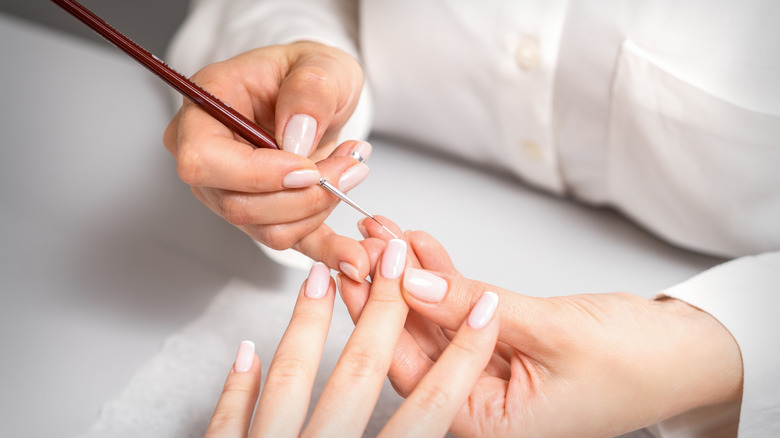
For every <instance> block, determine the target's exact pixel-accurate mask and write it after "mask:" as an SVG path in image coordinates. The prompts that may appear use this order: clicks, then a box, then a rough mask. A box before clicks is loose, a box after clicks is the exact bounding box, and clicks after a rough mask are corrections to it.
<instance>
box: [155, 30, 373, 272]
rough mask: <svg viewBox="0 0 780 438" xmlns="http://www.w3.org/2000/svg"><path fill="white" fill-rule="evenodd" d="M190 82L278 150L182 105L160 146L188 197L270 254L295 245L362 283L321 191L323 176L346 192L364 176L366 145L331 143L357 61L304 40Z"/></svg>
mask: <svg viewBox="0 0 780 438" xmlns="http://www.w3.org/2000/svg"><path fill="white" fill-rule="evenodd" d="M192 79H193V80H194V81H195V82H196V83H198V84H199V85H201V86H202V87H203V88H205V89H206V90H207V91H209V92H211V93H212V94H214V95H215V96H217V97H219V98H220V99H222V100H223V101H224V102H226V103H227V104H228V105H230V106H232V107H233V108H234V109H236V110H237V111H239V112H240V113H241V114H243V115H245V116H247V117H248V118H249V119H251V120H254V121H255V122H256V123H257V124H258V125H259V126H260V127H261V128H263V129H264V130H266V131H267V132H269V133H271V134H273V135H274V137H275V138H276V141H277V143H278V144H279V145H280V147H281V148H282V150H272V149H263V148H260V149H256V148H254V147H252V146H250V145H249V144H248V143H247V142H246V141H245V140H243V139H242V138H240V137H239V136H238V135H236V134H234V133H233V132H232V131H230V130H229V129H228V128H227V127H225V126H224V125H222V124H221V123H220V122H218V121H217V120H216V119H214V118H212V117H211V116H209V115H208V114H207V113H206V112H205V111H203V110H202V109H201V108H200V107H198V106H197V105H195V104H194V103H192V102H190V101H189V100H186V99H185V101H184V103H183V105H182V107H181V109H180V110H179V112H178V113H177V115H176V116H175V117H174V119H173V120H172V121H171V123H170V124H169V125H168V128H167V129H166V131H165V136H164V142H165V146H166V148H167V149H168V151H170V153H171V154H172V155H173V156H174V157H175V158H176V160H177V169H178V174H179V177H180V178H181V179H182V180H183V181H184V182H185V183H187V184H189V185H190V186H191V187H192V191H193V193H194V194H195V196H196V197H197V198H198V199H199V200H200V201H202V202H203V203H204V204H206V206H208V207H209V208H210V209H211V210H212V211H214V212H215V213H216V214H218V215H219V216H221V217H223V218H224V219H225V220H227V221H228V222H230V223H232V224H234V225H236V226H237V227H239V228H240V229H241V230H243V231H244V232H246V233H247V234H248V235H250V236H251V237H253V238H254V239H256V240H257V241H259V242H261V243H263V244H265V245H268V246H270V247H271V248H274V249H287V248H295V249H297V250H299V251H301V252H303V253H304V254H306V255H308V256H309V257H311V258H313V259H315V260H320V261H323V262H325V263H326V264H327V265H328V266H330V267H331V268H334V269H339V270H343V271H344V272H345V273H346V274H347V275H350V276H351V277H352V278H354V279H356V280H359V279H362V278H365V276H366V274H367V273H368V260H367V258H366V255H365V252H364V251H363V250H362V248H361V247H360V245H359V244H358V243H357V242H355V241H354V240H352V239H349V238H346V237H343V236H339V235H336V234H335V233H334V232H333V231H332V230H331V229H330V228H328V227H327V226H326V225H324V224H323V221H324V220H325V218H327V216H328V215H329V214H330V212H331V211H332V210H333V208H335V206H336V204H337V199H336V198H335V197H334V196H332V195H331V194H329V193H328V192H326V191H325V190H323V189H322V188H320V187H319V186H318V182H319V179H320V177H325V179H327V180H328V181H330V182H331V183H333V184H335V185H337V186H338V187H339V188H340V189H341V190H342V191H345V192H347V191H349V190H350V189H352V188H353V187H355V186H356V185H358V184H359V183H360V182H361V181H362V180H363V179H364V178H365V177H366V176H367V174H368V167H367V166H366V165H365V164H363V163H362V162H361V161H360V160H358V159H356V158H355V157H358V156H360V157H362V158H363V159H367V158H368V156H369V155H370V154H371V146H370V145H369V144H368V143H365V142H355V141H351V142H345V143H344V144H341V145H337V144H336V141H337V138H338V134H339V131H340V130H341V128H342V127H343V126H344V124H345V123H346V121H347V119H348V118H349V116H350V115H351V114H352V111H353V110H354V108H355V105H356V104H357V101H358V97H359V95H360V91H361V88H362V84H363V73H362V69H361V67H360V65H359V64H358V63H357V61H356V60H355V59H354V58H352V57H351V56H350V55H348V54H346V53H344V52H342V51H341V50H338V49H335V48H332V47H327V46H324V45H321V44H317V43H309V42H302V43H295V44H290V45H286V46H272V47H265V48H260V49H256V50H252V51H249V52H246V53H243V54H241V55H239V56H236V57H235V58H232V59H229V60H227V61H224V62H220V63H216V64H212V65H209V66H207V67H205V68H204V69H202V70H201V71H199V72H198V73H196V74H195V75H194V76H193V77H192ZM326 248H327V249H326ZM340 266H341V267H340Z"/></svg>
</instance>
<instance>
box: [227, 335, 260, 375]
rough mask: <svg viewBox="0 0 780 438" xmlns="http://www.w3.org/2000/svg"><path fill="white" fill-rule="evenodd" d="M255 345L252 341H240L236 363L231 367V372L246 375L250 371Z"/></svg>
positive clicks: (254, 355)
mask: <svg viewBox="0 0 780 438" xmlns="http://www.w3.org/2000/svg"><path fill="white" fill-rule="evenodd" d="M256 357H257V355H256V354H255V343H254V342H252V341H241V343H240V344H239V346H238V352H237V353H236V361H235V364H234V365H233V370H234V371H235V372H236V373H239V374H240V373H246V372H249V371H250V370H251V369H252V365H253V364H254V361H255V358H256Z"/></svg>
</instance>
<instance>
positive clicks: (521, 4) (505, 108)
mask: <svg viewBox="0 0 780 438" xmlns="http://www.w3.org/2000/svg"><path fill="white" fill-rule="evenodd" d="M778 16H780V3H777V2H772V1H771V0H767V1H759V0H748V1H744V2H729V1H725V0H724V1H715V2H713V1H703V0H699V1H689V2H685V3H682V4H681V3H680V2H677V1H671V0H667V1H662V0H646V1H634V2H623V1H618V0H605V1H600V2H567V1H565V0H548V1H545V2H531V1H515V2H501V1H485V2H468V1H450V2H439V1H428V2H419V1H415V0H394V1H392V2H388V1H380V0H365V1H360V2H356V1H352V2H350V1H321V0H319V1H318V0H310V1H303V0H298V1H290V0H278V1H274V0H266V1H260V0H257V1H251V0H196V1H195V4H194V8H193V10H192V14H191V16H190V18H189V20H188V22H187V24H185V26H184V27H183V28H182V30H181V32H180V33H179V35H178V38H177V39H176V41H175V43H174V45H173V46H172V50H171V59H172V60H173V64H174V65H175V66H177V67H179V68H180V69H182V70H183V71H184V72H185V73H188V74H189V73H193V72H194V71H196V70H197V69H198V68H200V67H202V66H203V65H205V64H207V63H209V62H213V61H216V60H221V59H224V58H226V57H229V56H232V55H234V54H237V53H240V52H242V51H244V50H248V49H250V48H254V47H257V46H262V45H267V44H275V43H284V42H289V41H294V40H299V39H312V40H315V41H323V42H327V43H328V44H333V45H335V46H337V47H341V48H343V49H344V50H346V51H347V52H349V53H352V54H355V55H356V56H358V57H359V59H360V60H361V62H362V63H363V66H364V69H365V71H366V75H367V79H368V88H369V89H370V91H371V93H372V95H373V101H369V102H368V103H366V102H362V105H361V107H360V108H359V109H358V110H357V111H356V114H355V115H354V116H353V120H352V121H351V123H353V125H354V126H357V127H358V128H357V129H356V130H355V131H354V132H357V133H363V132H367V131H368V128H369V127H370V128H372V129H373V130H374V132H378V133H383V134H389V135H394V136H398V137H401V138H403V139H405V140H409V141H411V142H414V143H417V144H423V145H426V146H428V147H431V148H435V149H439V150H442V151H445V152H447V153H450V154H454V155H456V156H459V157H462V158H465V159H467V160H470V161H473V162H476V163H479V164H482V165H485V166H489V167H492V168H497V169H502V170H505V171H508V172H511V173H513V174H515V175H517V176H518V177H520V178H522V179H524V180H525V181H527V182H528V183H529V184H532V185H534V186H537V187H540V188H543V189H546V190H549V191H552V192H554V193H558V194H568V195H570V196H572V197H574V198H576V199H579V200H582V201H586V202H591V203H596V204H604V205H611V206H614V207H615V208H617V209H619V210H621V211H623V212H624V213H625V214H626V215H628V216H630V217H631V218H633V219H634V220H635V221H637V222H638V223H639V224H641V225H642V226H644V227H646V228H647V229H649V230H651V231H652V232H654V233H655V234H657V235H658V236H659V237H661V238H663V239H665V240H667V241H669V242H671V243H674V244H676V245H680V246H683V247H686V248H689V249H692V250H696V251H702V252H706V253H710V254H716V255H721V256H726V257H739V256H745V255H750V254H758V253H764V252H773V251H778V250H780V170H778V169H780V80H778V79H777V78H778V77H780V50H778V47H780V26H777V24H776V21H777V17H778ZM372 110H373V111H374V114H373V115H372V114H371V111H372ZM778 257H780V252H775V253H774V254H766V255H763V256H761V257H744V258H742V259H739V260H738V261H736V262H733V263H729V264H727V265H724V266H721V267H718V268H715V269H713V270H712V271H708V272H707V273H704V274H702V275H701V276H699V277H696V278H695V279H692V280H691V281H688V282H685V283H682V284H680V285H678V286H676V287H674V288H672V289H670V290H668V291H665V293H667V294H669V295H671V296H675V297H677V298H680V299H684V300H688V302H690V303H691V304H693V305H695V306H697V307H699V308H701V309H703V310H705V311H707V312H710V313H711V314H713V315H714V316H715V317H717V318H718V319H719V320H720V321H721V322H722V323H723V324H724V325H725V326H726V327H727V328H728V329H729V330H730V331H731V333H732V334H733V335H734V337H735V339H737V341H738V342H739V345H740V348H741V351H742V355H743V362H744V365H745V367H744V368H745V391H744V395H743V400H742V408H741V412H740V416H741V419H740V424H739V434H740V436H743V437H744V436H772V435H776V436H780V418H779V416H778V406H780V384H779V382H778V381H777V379H776V378H774V377H772V374H773V372H776V371H777V370H778V369H780V367H779V366H778V364H779V363H780V353H778V352H777V349H776V346H777V345H778V343H777V334H778V333H780V322H778V318H775V317H773V316H774V315H773V313H774V312H773V310H774V309H777V308H778V306H777V304H778V301H777V300H778V298H777V297H778V294H780V290H778V288H780V286H779V285H780V264H778V262H777V259H778ZM648 269H651V267H648ZM708 279H709V280H708ZM483 280H486V281H489V280H490V279H483ZM775 311H776V310H775ZM676 421H677V423H676V424H678V425H680V424H683V423H684V419H683V420H680V419H679V418H678V419H676ZM691 421H692V422H694V423H692V424H694V426H695V424H701V423H702V421H701V420H691ZM669 427H670V428H674V427H673V426H669ZM670 428H667V429H666V433H667V434H673V433H675V432H674V430H671V429H670ZM661 429H663V428H661ZM683 429H686V430H688V431H689V432H686V433H685V434H684V435H680V434H678V435H676V436H694V435H695V432H693V430H694V429H695V427H693V428H691V427H690V424H689V425H687V426H685V427H684V428H683V427H682V426H680V427H677V429H676V430H677V431H679V430H683Z"/></svg>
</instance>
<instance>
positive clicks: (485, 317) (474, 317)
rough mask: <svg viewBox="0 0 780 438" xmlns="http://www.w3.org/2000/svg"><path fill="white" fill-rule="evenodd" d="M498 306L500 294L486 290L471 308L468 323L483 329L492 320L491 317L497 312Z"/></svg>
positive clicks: (475, 327)
mask: <svg viewBox="0 0 780 438" xmlns="http://www.w3.org/2000/svg"><path fill="white" fill-rule="evenodd" d="M497 307H498V295H496V294H495V293H493V292H485V293H484V294H482V296H481V297H480V298H479V301H477V304H475V305H474V307H473V308H472V309H471V313H470V314H469V319H468V325H469V327H471V328H473V329H481V328H482V327H484V326H486V325H487V323H488V322H490V318H492V317H493V314H494V313H496V308H497Z"/></svg>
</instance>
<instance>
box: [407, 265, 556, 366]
mask: <svg viewBox="0 0 780 438" xmlns="http://www.w3.org/2000/svg"><path fill="white" fill-rule="evenodd" d="M486 291H493V292H495V293H496V294H497V295H498V296H499V299H500V300H501V302H502V306H501V308H500V309H499V314H500V318H499V319H500V320H501V330H500V333H499V337H498V339H499V340H500V341H501V342H505V343H507V344H509V345H511V346H513V347H515V348H518V349H522V350H531V351H537V352H538V351H540V350H544V351H545V352H550V350H549V349H550V348H552V347H551V346H549V343H548V342H545V341H544V339H543V338H542V337H543V336H545V337H547V339H549V331H550V329H551V328H552V327H553V326H554V325H556V324H560V323H562V322H556V321H554V320H550V319H549V318H550V317H551V315H553V314H554V313H555V312H554V307H552V306H553V305H552V304H551V303H548V302H547V301H545V300H544V299H541V298H535V297H528V296H525V295H521V294H518V293H515V292H512V291H508V290H505V289H502V288H499V287H496V286H492V285H489V284H486V283H481V282H479V281H475V280H469V279H466V278H463V277H461V276H460V275H456V274H446V273H442V272H434V271H427V270H422V269H414V268H408V269H407V270H406V271H405V273H404V279H403V296H404V299H405V300H406V302H407V303H408V304H409V306H410V308H412V309H413V310H414V311H416V312H419V313H420V314H421V315H422V316H424V317H425V318H426V319H428V320H430V321H431V322H433V323H434V324H438V325H440V326H442V327H443V328H445V329H449V330H456V329H457V328H458V327H459V326H460V324H461V323H462V322H463V321H464V320H465V318H466V316H467V315H468V312H469V309H471V308H472V307H473V306H474V303H476V302H477V300H478V299H479V298H480V297H481V296H482V294H483V293H485V292H486ZM534 349H535V350H534Z"/></svg>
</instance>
